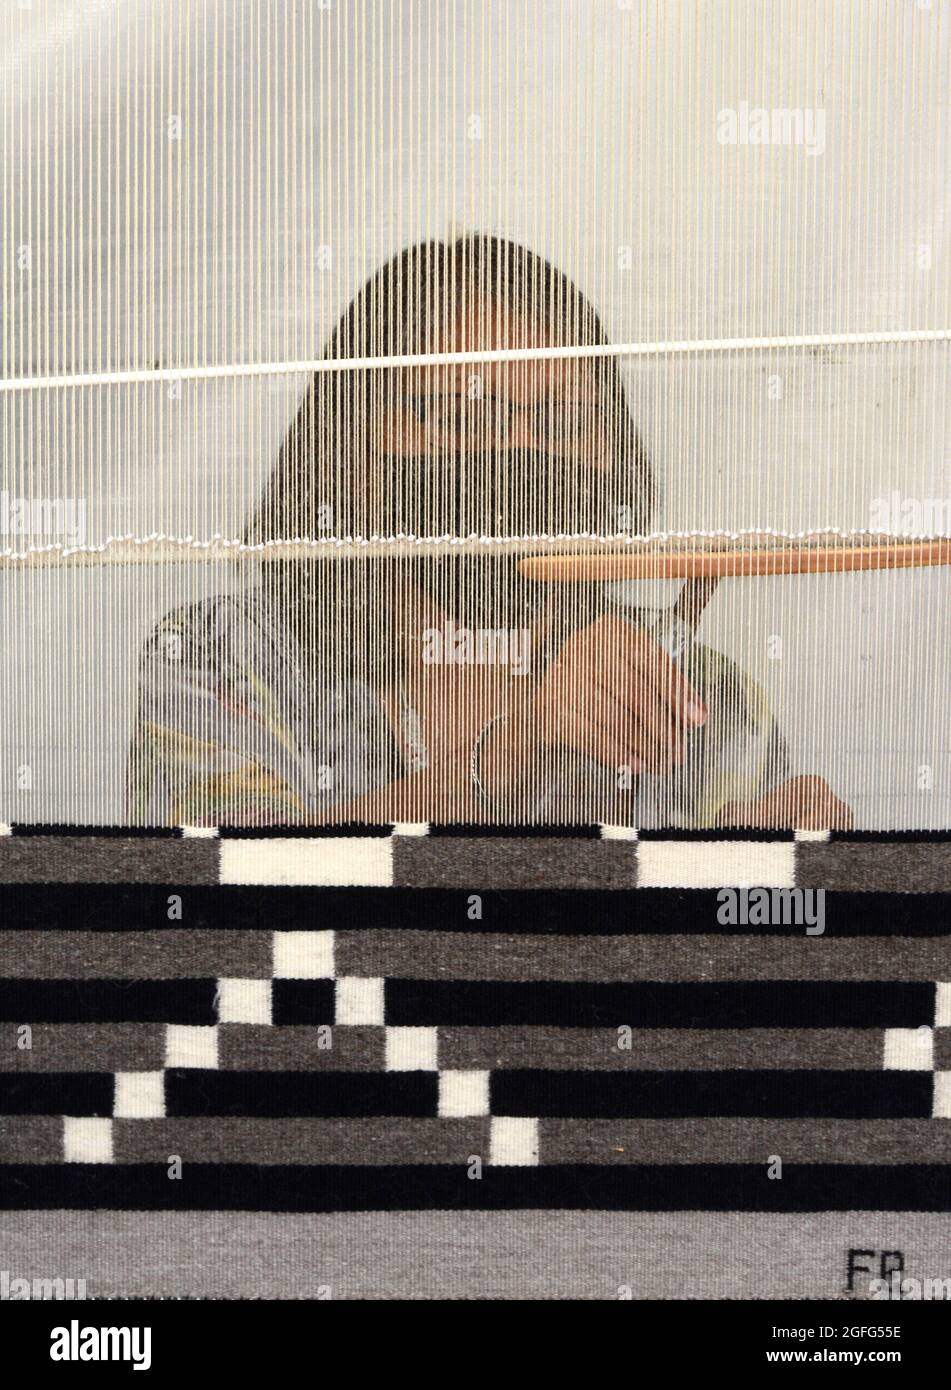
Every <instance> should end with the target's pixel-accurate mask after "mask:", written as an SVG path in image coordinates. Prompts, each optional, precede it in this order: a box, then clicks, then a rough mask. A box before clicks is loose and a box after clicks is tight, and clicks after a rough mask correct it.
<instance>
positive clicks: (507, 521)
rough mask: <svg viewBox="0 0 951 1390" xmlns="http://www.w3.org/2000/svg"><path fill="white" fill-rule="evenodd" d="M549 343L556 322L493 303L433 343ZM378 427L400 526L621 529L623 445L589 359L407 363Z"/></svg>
mask: <svg viewBox="0 0 951 1390" xmlns="http://www.w3.org/2000/svg"><path fill="white" fill-rule="evenodd" d="M552 346H556V342H555V340H554V339H553V337H552V335H551V334H550V333H549V332H546V331H544V330H542V329H539V328H537V327H536V326H534V325H532V324H531V322H530V321H528V320H526V319H523V318H518V317H513V316H512V315H509V314H507V313H506V312H505V311H504V310H503V309H502V308H501V307H500V306H498V305H496V304H494V303H491V302H489V303H488V304H487V305H485V306H481V305H480V304H472V305H469V306H467V308H466V310H464V311H462V310H461V311H460V312H459V313H458V314H457V315H456V317H455V319H454V320H453V322H452V323H451V324H450V325H449V327H448V328H447V329H446V331H444V332H443V333H442V334H441V335H439V337H438V339H437V342H436V343H435V345H434V346H432V347H429V346H428V345H427V350H432V351H436V352H446V353H452V352H467V351H489V352H494V351H497V350H499V349H504V348H516V349H517V348H532V347H543V348H544V347H552ZM380 426H381V431H380V437H379V441H378V442H379V450H378V451H377V450H376V449H374V450H372V451H371V457H372V456H373V455H374V454H375V455H376V456H377V457H378V458H379V456H380V455H382V460H381V464H382V466H381V467H380V472H379V483H380V490H381V492H383V493H388V494H389V496H381V497H380V499H379V500H380V503H381V504H382V506H383V509H384V512H385V515H386V516H387V518H388V520H389V522H390V523H391V524H393V523H394V522H395V521H397V520H399V522H400V525H399V527H398V529H400V530H403V531H412V532H414V533H416V534H419V533H420V531H419V528H420V527H425V528H427V529H426V534H439V535H443V534H453V533H454V534H457V535H469V534H472V533H473V532H474V533H476V534H486V535H502V534H507V535H530V534H538V533H540V532H567V533H569V534H570V533H572V532H577V531H590V530H593V529H605V528H606V529H610V530H614V529H615V526H616V522H615V520H614V516H613V514H612V511H611V508H612V507H616V505H617V503H618V501H619V500H621V499H619V498H617V497H616V496H615V495H614V494H615V488H614V486H613V484H614V483H616V481H617V478H616V474H617V463H618V460H617V452H618V451H617V449H616V447H613V445H612V437H611V433H612V432H611V422H610V420H608V419H606V418H605V411H604V407H603V404H602V402H601V400H600V399H599V397H598V391H597V382H596V380H595V377H594V372H593V371H592V367H591V363H590V361H588V360H585V359H580V360H577V359H553V360H541V361H539V360H530V361H515V362H476V363H458V364H453V365H447V366H435V367H434V366H429V367H420V368H406V369H403V370H401V372H400V375H399V384H398V388H397V391H396V393H395V399H394V400H393V401H392V402H391V403H390V404H389V406H388V408H387V409H386V410H385V411H382V412H381V415H380ZM368 481H369V482H370V485H371V488H372V486H373V484H372V479H370V480H368ZM608 494H610V496H609V495H608Z"/></svg>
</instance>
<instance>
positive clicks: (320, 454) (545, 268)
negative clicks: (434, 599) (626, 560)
mask: <svg viewBox="0 0 951 1390" xmlns="http://www.w3.org/2000/svg"><path fill="white" fill-rule="evenodd" d="M463 303H465V304H466V305H467V306H475V307H476V309H477V311H478V313H479V314H480V315H482V316H484V317H487V316H489V315H492V314H494V313H495V314H499V315H500V318H501V319H502V320H503V321H504V322H509V323H511V322H513V321H514V322H518V323H520V324H522V323H524V324H525V325H526V327H527V328H528V330H529V332H537V333H538V334H539V335H540V336H544V338H545V339H547V342H548V343H549V344H552V343H554V344H558V345H563V346H605V345H607V339H606V336H605V333H604V329H603V327H602V325H601V321H600V319H599V317H598V315H597V313H596V312H595V310H594V308H593V307H592V306H591V304H590V303H589V302H588V300H587V299H586V298H585V297H584V296H583V295H582V294H581V292H580V291H579V290H578V289H577V288H576V286H575V285H574V284H572V282H571V281H570V280H569V279H568V277H567V276H566V275H565V274H564V273H563V272H562V271H560V270H558V269H556V268H555V267H554V266H552V265H551V264H550V263H549V262H548V261H546V260H544V259H543V258H542V257H541V256H538V255H536V254H535V253H534V252H533V251H530V250H528V249H527V248H526V247H524V246H520V245H518V244H517V243H516V242H513V241H508V240H504V239H502V238H500V237H494V236H482V235H466V236H462V237H460V238H459V239H458V240H456V241H454V242H452V243H448V242H442V241H426V242H421V243H419V244H417V245H415V246H411V247H409V248H407V249H406V250H404V251H402V252H401V253H400V254H399V255H397V256H395V257H394V258H393V259H392V260H390V261H388V262H386V264H385V265H383V266H382V267H381V268H380V269H379V270H378V271H377V272H376V273H375V274H374V275H373V276H372V277H371V278H370V280H368V281H367V283H366V284H365V285H364V286H363V288H362V289H361V290H360V291H359V293H358V294H357V295H356V297H355V298H354V299H353V301H352V302H351V304H350V306H349V307H348V309H347V310H346V312H345V313H344V315H343V317H342V318H341V319H340V321H339V322H338V324H337V326H336V328H335V329H334V331H333V333H332V335H331V337H330V339H329V341H328V342H327V345H326V348H325V351H324V356H325V358H327V359H328V360H334V361H341V360H346V359H362V358H367V357H394V356H406V355H409V354H416V353H429V352H433V351H435V350H437V346H438V343H439V340H440V335H441V333H442V331H443V330H444V328H445V326H446V324H447V323H448V322H450V321H451V319H452V316H453V313H454V312H455V311H457V310H458V308H459V307H460V306H461V305H462V304H463ZM477 335H478V330H477ZM531 341H534V339H532V340H531ZM523 345H524V344H523V343H522V342H520V343H519V346H520V347H521V346H523ZM466 346H469V344H468V343H467V344H466ZM474 346H479V344H478V343H476V344H475V345H474ZM585 361H586V366H587V370H588V372H589V373H590V374H591V379H592V380H593V382H594V387H595V398H596V407H595V408H596V409H597V411H598V415H599V419H600V422H601V425H602V428H603V430H606V431H607V432H608V435H609V441H610V451H611V478H610V480H609V482H608V483H607V484H606V485H607V486H609V487H610V491H611V501H612V505H613V504H614V503H617V504H618V505H620V504H622V503H623V505H624V507H625V516H626V518H627V521H626V528H630V529H633V530H635V531H642V530H644V529H646V527H647V524H648V523H649V521H650V518H651V515H652V513H653V509H654V502H655V496H654V487H653V480H652V477H651V471H650V467H649V463H648V460H647V458H646V456H645V454H644V452H643V450H642V447H641V443H640V439H639V436H638V433H637V429H636V426H635V424H634V420H633V418H632V416H631V413H630V410H629V409H628V405H627V399H626V394H625V390H624V385H623V382H622V380H621V375H620V372H619V369H618V364H617V360H616V358H615V357H614V356H611V355H605V356H602V357H592V358H588V359H585ZM473 370H477V368H474V369H473ZM404 380H405V374H404V373H403V372H402V371H401V370H399V369H392V368H391V369H356V370H332V369H331V370H325V371H319V372H315V373H314V375H313V377H312V379H311V382H310V384H309V386H308V389H307V391H306V394H305V396H304V398H303V400H302V401H301V404H300V408H299V409H298V412H297V415H296V417H295V419H294V420H293V422H292V423H291V426H290V428H289V430H288V432H287V435H286V437H285V439H284V442H283V444H282V446H281V449H280V453H279V454H278V457H277V461H276V463H275V465H274V468H273V470H272V472H271V475H270V478H269V480H268V483H267V485H266V487H265V490H264V494H263V496H262V499H261V502H260V504H259V506H258V509H257V512H256V514H255V516H254V518H253V520H252V523H251V525H250V527H249V529H248V532H247V537H246V539H247V540H248V541H249V542H251V543H254V544H258V543H261V542H263V541H268V540H272V541H273V540H294V539H296V538H307V539H317V538H320V537H321V536H324V537H326V536H328V535H334V536H337V537H345V536H352V537H357V536H363V537H370V536H372V535H374V534H376V535H386V534H392V532H393V529H394V527H393V525H392V521H393V512H392V508H391V506H390V505H389V502H390V500H391V499H388V497H387V495H386V494H387V490H388V485H389V475H388V473H387V467H386V466H385V463H386V461H385V460H384V457H383V452H382V449H381V446H380V438H379V435H376V436H375V435H374V432H373V428H372V424H371V422H379V421H380V420H381V419H382V417H383V415H384V413H385V412H386V410H387V409H388V407H389V405H390V404H391V402H392V401H393V399H394V397H395V393H396V392H398V391H400V390H401V389H402V386H403V381H404ZM513 466H515V467H517V463H516V462H515V461H514V460H513ZM564 491H566V492H568V491H570V490H569V489H564ZM603 500H604V499H603V498H602V499H601V501H602V502H603ZM562 506H563V507H567V508H569V509H571V511H570V515H571V518H572V520H573V521H574V518H575V517H577V518H578V520H577V523H576V524H574V525H572V527H571V529H572V530H590V529H595V527H594V525H593V520H592V518H593V509H592V508H593V504H592V508H587V507H586V505H585V498H584V496H578V495H572V496H568V497H566V498H564V499H562ZM328 519H329V522H330V527H329V529H328ZM412 520H413V519H412V518H411V519H410V523H409V524H405V520H404V518H402V517H399V518H398V523H403V524H398V525H397V527H396V528H395V529H399V530H403V531H406V532H410V531H414V530H415V528H414V526H413V525H412ZM549 524H550V523H548V521H547V518H542V521H541V525H539V526H538V527H537V529H538V530H541V529H548V525H549ZM462 558H463V557H456V560H455V563H456V565H457V567H458V565H459V562H460V560H461V559H462ZM471 558H472V562H473V563H474V564H479V565H482V566H483V568H484V567H485V566H486V565H487V564H491V566H492V567H493V568H496V569H497V570H498V578H499V580H500V581H501V580H502V579H503V578H504V576H505V575H506V574H511V573H513V572H514V562H513V559H512V557H511V556H505V557H500V556H498V555H495V556H494V557H492V560H491V561H490V560H489V558H488V557H482V556H474V557H471ZM373 563H374V562H371V561H367V560H361V561H354V562H350V563H347V562H330V563H327V562H326V561H315V560H313V559H302V560H299V561H298V560H294V561H281V562H273V561H272V562H270V563H268V564H267V565H266V566H265V588H266V589H267V590H268V591H269V593H270V596H271V598H272V601H273V602H275V603H277V604H278V605H279V607H280V608H281V609H282V610H284V616H285V617H287V618H293V616H294V614H295V612H296V613H297V614H298V616H300V617H301V618H305V617H306V615H307V612H308V610H312V600H313V598H314V597H315V586H319V590H320V594H321V597H322V600H323V601H322V603H321V611H322V613H323V614H327V613H333V614H336V615H337V621H338V622H339V621H340V620H341V619H343V621H345V622H346V624H347V626H348V627H349V628H350V630H351V645H353V644H355V643H357V642H359V640H360V632H361V629H366V628H368V627H369V626H371V624H370V615H369V612H368V608H367V602H366V599H365V598H364V597H363V594H364V592H365V591H366V589H367V585H366V583H365V582H364V581H361V579H360V578H359V573H360V570H361V568H362V567H363V566H366V565H367V564H373ZM375 563H376V566H377V568H378V567H379V562H375ZM416 563H417V562H414V561H407V562H405V564H404V565H401V564H400V563H399V562H397V561H393V560H388V561H387V562H386V564H387V565H388V566H389V567H390V568H391V571H392V573H393V575H394V576H397V577H398V576H400V574H401V573H403V574H405V572H406V569H407V567H410V568H412V566H413V565H414V564H416ZM429 564H430V565H433V564H434V562H433V561H432V560H430V561H429ZM384 587H385V588H387V586H384ZM387 592H388V593H389V595H390V598H389V599H387V598H385V597H384V598H383V599H382V600H381V597H380V586H379V584H378V583H377V584H376V595H375V600H374V604H373V607H374V610H376V611H375V612H374V614H373V621H372V628H373V631H374V632H377V633H378V632H379V630H380V624H381V622H385V621H386V610H387V609H388V608H390V607H391V606H392V596H393V589H392V585H390V586H389V587H388V588H387ZM381 603H382V608H383V612H382V613H381V612H380V611H379V608H380V604H381ZM344 615H345V617H344ZM312 621H313V620H312V618H311V626H312ZM328 635H329V634H326V633H325V634H324V638H326V637H327V636H328ZM327 645H328V644H327V643H326V642H325V641H324V640H322V641H321V646H323V647H325V649H326V646H327Z"/></svg>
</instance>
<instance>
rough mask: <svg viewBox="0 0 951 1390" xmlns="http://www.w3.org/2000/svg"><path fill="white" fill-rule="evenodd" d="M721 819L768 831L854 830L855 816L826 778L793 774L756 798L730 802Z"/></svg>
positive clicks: (730, 823) (721, 823) (723, 822)
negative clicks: (795, 775)
mask: <svg viewBox="0 0 951 1390" xmlns="http://www.w3.org/2000/svg"><path fill="white" fill-rule="evenodd" d="M718 821H719V824H720V825H724V826H725V825H745V826H756V827H758V828H760V829H764V830H851V828H852V825H853V816H852V811H851V809H850V807H849V806H848V805H847V804H846V803H845V802H844V801H841V800H840V799H839V797H837V796H836V795H835V793H834V792H833V790H832V788H831V787H830V786H829V784H828V782H826V781H825V779H824V778H822V777H792V778H790V780H789V781H788V782H783V783H782V785H781V786H779V787H776V788H774V790H773V791H770V792H767V793H766V794H765V795H764V796H761V797H759V798H758V799H757V800H755V801H745V802H738V801H733V802H730V804H729V805H728V806H724V807H723V809H722V810H721V812H720V815H719V817H718Z"/></svg>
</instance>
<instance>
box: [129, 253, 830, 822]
mask: <svg viewBox="0 0 951 1390" xmlns="http://www.w3.org/2000/svg"><path fill="white" fill-rule="evenodd" d="M604 342H605V338H604V333H603V330H602V328H601V324H600V321H599V319H598V317H597V315H596V314H595V312H594V310H593V309H592V308H591V306H590V305H589V304H588V303H587V301H586V300H585V299H584V298H583V296H582V295H581V294H580V293H579V291H578V290H577V289H576V288H575V287H574V286H573V285H572V284H571V283H570V282H569V281H568V279H567V278H566V277H565V276H564V275H562V274H561V272H559V271H558V270H556V269H554V268H553V267H552V266H550V265H548V264H547V263H546V262H545V261H543V260H541V259H540V258H539V257H538V256H536V255H535V254H534V253H533V252H531V251H528V250H526V249H525V248H523V247H520V246H517V245H515V244H514V243H512V242H508V241H502V240H499V239H496V238H490V237H481V236H467V237H463V238H460V239H459V240H458V241H456V242H455V243H453V244H452V245H448V244H444V243H440V242H427V243H423V244H421V245H419V246H415V247H412V248H410V249H409V250H407V251H404V252H403V253H402V254H401V255H400V256H398V257H396V258H395V259H394V260H392V261H390V262H389V263H388V264H387V265H385V266H384V267H383V268H382V269H381V270H380V271H379V272H378V273H377V274H376V275H375V276H374V277H373V278H372V279H371V280H370V281H369V282H368V284H367V285H365V286H364V288H363V290H362V291H361V292H360V293H359V294H358V296H357V297H356V299H355V300H354V301H353V303H352V304H351V305H350V308H349V309H348V310H347V312H346V314H345V315H344V317H343V319H342V320H341V321H340V323H339V325H338V327H337V329H336V331H335V333H334V334H333V336H332V338H331V340H330V342H329V344H328V346H327V351H326V354H325V355H326V357H328V358H331V359H345V358H364V357H369V356H373V357H378V356H398V355H408V354H421V353H429V354H432V353H454V352H461V351H478V352H493V351H495V350H498V349H519V348H523V349H524V348H546V347H552V346H564V345H566V344H583V345H601V344H603V343H604ZM653 506H654V490H653V484H652V480H651V476H650V470H649V467H648V463H647V460H646V458H645V457H644V454H643V452H642V450H641V447H640V444H639V441H638V437H637V432H636V430H635V427H634V424H633V421H632V419H631V417H630V414H629V411H628V409H627V404H626V400H625V395H624V389H623V385H622V383H621V379H620V375H619V372H618V368H617V364H616V362H615V360H614V359H613V358H612V357H610V356H606V357H601V358H579V359H572V360H565V359H554V360H550V361H539V360H537V359H535V360H532V359H531V358H528V359H527V360H525V361H504V362H492V361H488V362H484V361H480V362H478V363H475V364H471V363H468V364H454V365H437V366H428V367H419V366H414V367H409V368H388V369H385V370H375V371H363V370H360V371H356V370H354V371H333V370H331V371H324V372H318V373H315V374H314V377H313V379H312V382H311V385H310V387H309V389H308V391H307V394H306V396H305V398H304V400H303V401H302V403H301V406H300V409H299V411H298V414H297V417H296V419H295V420H294V423H293V425H292V426H291V429H290V431H289V433H288V435H287V438H286V440H285V442H284V445H283V448H282V450H281V453H280V455H279V457H278V459H277V462H276V464H275V467H274V470H273V472H272V474H271V478H270V481H269V483H268V486H267V488H266V490H265V494H264V497H263V499H262V502H261V505H260V507H259V510H258V512H257V515H256V517H255V519H254V522H253V524H252V527H251V530H250V532H249V536H248V539H249V540H250V541H251V542H254V543H257V542H261V541H264V540H274V539H281V540H288V539H293V538H298V537H304V538H318V537H320V536H321V535H327V534H333V535H336V536H361V537H372V536H394V535H397V534H403V535H408V536H416V537H434V536H436V537H443V536H445V537H461V538H465V537H470V536H474V537H504V536H508V537H511V536H531V535H536V536H537V535H542V534H549V535H559V534H562V535H564V534H569V535H570V534H577V533H583V532H588V533H595V534H602V535H605V534H607V535H612V534H615V533H616V532H617V531H618V530H619V529H621V527H622V523H621V522H620V521H619V518H623V519H624V520H623V527H624V529H633V530H636V531H643V530H645V529H647V527H648V525H649V523H650V520H651V516H652V512H653ZM328 523H329V526H330V527H331V528H332V530H330V531H328ZM446 549H448V547H446ZM523 549H524V548H523ZM431 552H432V546H431V545H416V546H413V545H409V546H406V547H403V548H402V549H401V552H400V555H399V557H397V556H395V555H394V556H392V557H391V556H386V557H384V558H363V559H359V560H344V559H334V558H327V556H326V555H325V556H324V557H323V558H315V557H314V554H313V552H312V551H311V552H307V551H306V550H302V551H301V558H295V559H293V560H281V561H265V562H263V563H262V566H261V578H260V583H259V584H258V586H257V587H253V588H249V589H247V590H246V591H243V592H241V593H237V594H234V595H230V596H225V597H220V598H216V599H213V600H210V601H206V602H202V603H199V604H196V605H194V606H192V607H190V608H187V609H184V610H180V611H178V612H175V613H172V614H170V615H169V616H168V617H166V618H165V619H164V621H163V622H162V623H161V624H160V625H159V626H158V628H157V629H156V631H155V632H154V633H153V634H152V636H151V638H150V640H149V642H148V643H147V646H146V649H145V652H144V655H143V660H142V665H141V671H140V689H139V713H138V721H137V724H136V729H135V733H134V736H133V746H132V751H131V757H130V767H129V791H130V800H131V802H132V805H131V807H130V810H131V812H132V814H133V816H134V817H135V818H136V819H137V820H139V821H141V822H145V823H148V824H158V823H161V824H238V825H250V824H269V823H274V824H279V823H285V822H316V821H320V820H324V819H325V820H333V821H335V822H346V821H362V822H366V823H383V822H390V821H421V820H432V821H440V822H450V821H456V822H473V821H485V820H493V821H499V822H504V823H512V822H517V821H531V820H538V821H559V822H567V823H570V822H593V821H605V822H611V823H615V822H617V823H627V824H632V825H639V826H644V827H647V826H651V825H653V826H671V827H673V826H696V827H707V826H711V825H726V824H736V825H751V826H763V827H773V828H781V827H795V828H802V829H808V828H824V827H827V826H831V825H841V824H847V823H848V821H849V813H848V809H847V808H846V807H845V806H844V805H843V804H842V803H841V802H839V801H838V800H837V799H836V798H835V797H834V796H833V794H832V792H831V791H830V789H829V788H828V786H827V785H826V784H825V783H824V782H823V781H822V780H821V779H819V778H817V777H796V778H792V779H790V778H789V777H788V771H787V758H786V752H785V746H784V743H783V740H782V738H781V737H780V735H779V733H778V731H777V729H776V726H775V722H774V720H773V718H772V715H771V714H770V712H769V709H768V707H767V705H766V702H765V698H764V696H763V694H762V692H761V690H760V688H759V687H758V686H757V685H756V683H755V682H753V681H752V680H751V679H750V678H749V677H747V676H746V675H745V674H744V673H743V672H742V671H740V670H739V669H738V668H737V667H736V666H735V665H734V664H732V663H731V662H729V661H728V660H727V659H726V658H725V657H724V656H722V655H720V654H719V653H717V652H714V651H713V650H712V649H710V648H708V647H704V646H702V645H701V644H699V643H694V644H693V645H692V646H690V647H689V648H688V650H687V652H686V653H685V654H684V655H683V657H682V658H681V659H680V660H679V661H676V662H674V661H672V660H671V659H670V657H668V656H667V655H666V654H665V652H664V651H663V650H662V649H661V647H660V646H659V645H657V644H656V643H655V642H654V641H653V640H652V638H651V636H650V627H651V621H652V619H653V616H654V615H652V614H648V613H644V612H639V611H638V610H637V609H634V608H630V607H627V606H625V604H624V601H623V600H624V595H623V593H621V594H620V595H619V594H618V592H617V591H615V590H614V589H613V588H612V587H611V586H604V585H585V586H583V585H569V586H563V587H562V586H553V587H552V589H550V590H549V589H548V588H546V587H545V586H539V585H533V584H530V583H529V582H528V581H526V580H524V579H522V578H521V577H520V576H519V575H518V573H517V556H516V555H515V554H514V553H511V552H510V551H509V550H507V549H506V548H504V547H500V546H497V545H492V544H491V543H490V544H482V545H476V546H473V547H472V548H470V549H468V550H467V551H466V552H465V553H459V552H458V549H457V550H456V553H451V554H448V555H446V554H443V553H439V554H438V555H434V554H433V553H431Z"/></svg>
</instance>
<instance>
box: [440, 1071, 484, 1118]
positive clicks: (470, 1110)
mask: <svg viewBox="0 0 951 1390" xmlns="http://www.w3.org/2000/svg"><path fill="white" fill-rule="evenodd" d="M488 1113H489V1073H488V1072H487V1071H441V1072H440V1073H439V1114H440V1115H441V1116H443V1117H445V1118H446V1119H461V1118H463V1117H464V1116H467V1115H488Z"/></svg>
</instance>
